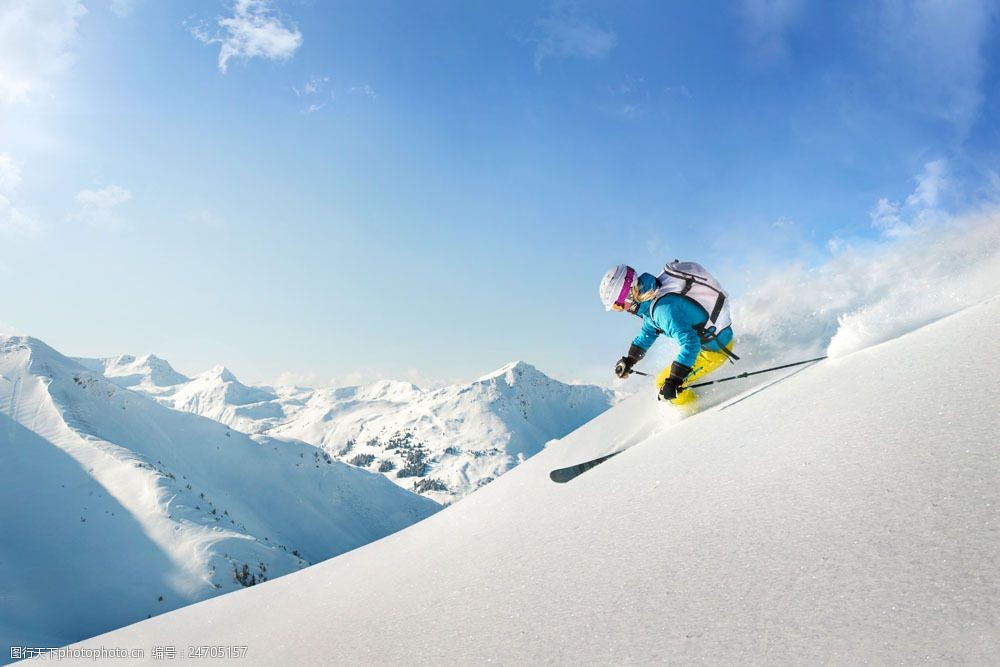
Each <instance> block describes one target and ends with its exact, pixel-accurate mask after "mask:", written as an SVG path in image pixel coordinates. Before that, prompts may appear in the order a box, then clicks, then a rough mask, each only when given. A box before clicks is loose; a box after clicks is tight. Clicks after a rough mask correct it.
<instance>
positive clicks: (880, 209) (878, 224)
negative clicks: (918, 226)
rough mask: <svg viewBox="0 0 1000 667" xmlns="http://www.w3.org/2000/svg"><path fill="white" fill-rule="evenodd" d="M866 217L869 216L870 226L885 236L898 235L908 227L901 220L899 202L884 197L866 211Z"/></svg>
mask: <svg viewBox="0 0 1000 667" xmlns="http://www.w3.org/2000/svg"><path fill="white" fill-rule="evenodd" d="M868 217H870V218H871V221H872V227H874V228H875V229H877V230H879V231H881V232H882V233H883V234H885V235H886V236H898V235H900V234H902V233H905V231H906V230H907V229H908V226H907V224H906V223H905V222H903V216H902V214H901V211H900V207H899V204H898V203H896V202H891V201H889V200H888V199H886V198H885V197H882V198H881V199H879V200H878V203H877V204H875V208H873V209H872V210H871V211H870V212H869V213H868Z"/></svg>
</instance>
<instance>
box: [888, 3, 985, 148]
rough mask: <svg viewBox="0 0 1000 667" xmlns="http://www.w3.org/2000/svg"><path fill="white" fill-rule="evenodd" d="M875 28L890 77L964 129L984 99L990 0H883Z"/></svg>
mask: <svg viewBox="0 0 1000 667" xmlns="http://www.w3.org/2000/svg"><path fill="white" fill-rule="evenodd" d="M879 9H880V11H879V12H878V18H879V20H878V24H877V26H876V33H877V37H878V42H877V45H878V48H879V53H880V54H882V57H883V60H884V63H883V65H884V67H885V68H886V70H887V72H886V74H887V80H889V81H892V82H893V85H896V86H900V87H901V90H902V92H903V93H904V95H905V98H906V99H908V100H910V101H911V103H912V104H914V105H915V106H917V107H918V108H920V109H921V110H923V111H925V112H927V113H930V114H931V115H934V116H937V117H939V118H944V119H946V120H949V121H951V122H953V123H954V124H955V126H956V127H957V128H958V130H959V131H960V132H961V133H965V132H966V131H967V130H968V128H969V127H970V126H971V124H972V122H973V121H974V120H975V118H976V116H977V115H978V113H979V109H980V107H981V106H982V103H983V99H984V97H983V93H982V91H981V89H980V88H981V84H982V79H983V75H984V73H985V69H986V64H987V63H986V58H985V57H984V54H983V47H984V44H985V42H986V40H987V39H988V37H989V35H990V32H989V28H990V25H991V23H992V21H991V18H992V14H993V13H994V12H995V3H994V2H992V0H964V1H963V2H947V1H944V0H915V1H914V2H901V1H900V0H882V3H881V5H880V7H879Z"/></svg>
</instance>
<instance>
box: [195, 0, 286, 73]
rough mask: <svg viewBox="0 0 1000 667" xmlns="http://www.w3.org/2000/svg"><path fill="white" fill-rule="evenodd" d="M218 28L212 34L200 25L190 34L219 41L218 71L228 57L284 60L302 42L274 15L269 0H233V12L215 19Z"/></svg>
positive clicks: (206, 39)
mask: <svg viewBox="0 0 1000 667" xmlns="http://www.w3.org/2000/svg"><path fill="white" fill-rule="evenodd" d="M217 23H218V25H219V28H220V30H219V31H218V32H216V33H214V34H212V33H210V32H208V31H207V30H206V29H205V28H204V27H203V26H199V27H196V28H194V29H193V30H192V34H194V36H195V37H196V38H197V39H199V40H200V41H202V42H204V43H205V44H221V45H222V46H221V47H220V48H219V70H221V71H222V72H223V73H225V72H226V71H227V70H228V68H229V61H230V60H232V59H234V58H235V59H237V60H249V59H250V58H266V59H268V60H288V59H289V58H291V57H292V54H294V53H295V51H296V49H298V48H299V47H300V46H301V45H302V33H301V32H299V30H298V28H296V27H295V26H292V27H291V28H288V27H285V25H284V23H282V21H281V19H280V18H278V17H277V16H275V14H274V9H273V8H272V6H271V2H270V0H236V3H235V4H234V5H233V15H232V16H224V17H219V18H218V19H217Z"/></svg>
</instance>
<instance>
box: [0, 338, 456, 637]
mask: <svg viewBox="0 0 1000 667" xmlns="http://www.w3.org/2000/svg"><path fill="white" fill-rule="evenodd" d="M98 371H100V372H98ZM102 373H107V374H108V375H109V376H111V377H113V378H114V379H115V381H116V382H118V383H120V384H122V385H126V386H132V387H163V386H171V385H170V383H175V382H183V383H187V384H191V382H197V381H199V378H196V379H195V380H193V381H191V382H188V381H187V378H184V377H183V376H180V375H179V374H177V373H176V372H174V371H173V370H172V369H171V368H170V367H169V365H168V364H166V363H165V362H162V361H161V360H158V359H156V358H155V357H145V358H143V359H140V360H137V359H134V358H131V357H120V358H118V359H115V360H111V361H109V362H107V363H102V364H100V365H99V366H98V365H95V364H94V363H87V364H86V365H81V364H80V363H77V362H76V361H73V360H71V359H69V358H67V357H64V356H62V355H61V354H59V353H58V352H56V351H55V350H53V349H52V348H50V347H48V346H47V345H45V344H44V343H42V342H41V341H39V340H36V339H33V338H27V337H0V526H3V529H4V534H5V539H3V540H0V599H2V604H0V645H5V646H6V645H13V644H17V645H29V646H31V645H35V646H48V645H54V644H59V643H63V642H67V641H74V640H77V639H79V638H81V637H85V636H88V635H91V634H94V633H95V632H102V631H106V630H108V629H110V628H114V627H119V626H121V625H122V624H125V623H130V622H133V621H136V620H138V619H141V618H145V617H147V616H148V615H150V614H159V613H162V612H164V611H168V610H170V609H174V608H177V607H179V606H183V605H185V604H189V603H191V602H193V601H196V600H203V599H206V598H208V597H212V596H215V595H218V594H220V593H225V592H227V591H232V590H235V589H239V588H242V587H243V586H246V585H250V584H253V583H255V582H260V581H264V580H267V579H271V578H274V577H277V576H280V575H282V574H286V573H288V572H292V571H295V570H298V569H300V568H302V567H304V566H306V565H309V564H310V563H314V562H318V561H321V560H323V559H326V558H329V557H331V556H334V555H337V554H340V553H343V552H345V551H348V550H350V549H354V548H356V547H358V546H361V545H364V544H367V543H368V542H371V541H372V540H376V539H378V538H381V537H383V536H385V535H388V534H390V533H392V532H395V531H397V530H399V529H401V528H404V527H406V526H408V525H410V524H412V523H414V522H415V521H419V520H421V519H423V518H425V517H427V516H429V515H431V514H433V513H434V512H435V511H437V510H438V509H439V506H438V505H437V504H435V503H433V502H432V501H430V500H429V499H426V498H421V497H419V496H417V495H415V494H411V493H408V492H406V491H403V490H402V489H400V488H398V487H397V486H395V485H393V484H391V483H389V482H387V481H386V480H385V479H384V478H383V477H382V476H380V475H377V474H373V473H369V472H366V471H363V470H358V469H357V468H354V467H351V466H347V465H344V464H342V463H339V462H336V461H332V460H331V459H329V458H328V457H324V456H323V455H322V453H321V452H320V451H319V450H317V449H316V448H315V447H312V446H309V445H306V444H304V443H300V442H294V441H287V442H286V441H280V440H276V439H273V438H269V437H266V436H256V437H254V438H251V437H249V436H247V435H245V434H242V433H240V432H238V431H235V430H232V429H230V428H229V427H227V426H225V425H223V424H220V423H218V422H215V421H212V420H209V419H205V418H203V417H200V416H197V415H193V414H188V413H185V412H178V411H175V410H170V409H168V408H166V407H163V406H161V405H160V404H158V403H157V402H155V401H153V400H150V399H149V398H148V397H146V396H144V395H142V394H140V393H136V392H134V391H130V390H128V389H123V388H122V387H121V386H119V385H118V384H114V383H112V382H109V381H108V380H107V379H105V377H104V376H103V375H102ZM212 377H213V378H217V379H220V380H223V381H229V380H226V378H227V376H226V374H225V373H223V372H219V373H216V374H215V375H213V376H212ZM234 396H235V399H236V400H238V399H239V396H238V392H237V393H236V394H233V395H229V396H228V397H227V399H228V400H234ZM4 650H6V649H4Z"/></svg>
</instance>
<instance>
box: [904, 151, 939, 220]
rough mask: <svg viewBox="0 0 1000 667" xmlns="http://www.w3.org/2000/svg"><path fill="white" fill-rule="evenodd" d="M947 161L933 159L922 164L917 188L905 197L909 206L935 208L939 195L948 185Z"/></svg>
mask: <svg viewBox="0 0 1000 667" xmlns="http://www.w3.org/2000/svg"><path fill="white" fill-rule="evenodd" d="M947 171H948V161H947V160H944V159H941V160H934V161H933V162H928V163H927V164H925V165H924V171H923V173H921V174H920V176H918V177H917V189H916V190H914V191H913V194H911V195H910V196H909V197H907V198H906V205H907V206H910V207H922V208H935V207H937V206H938V204H940V202H941V195H942V194H943V193H944V191H945V189H946V188H947V187H948V175H947Z"/></svg>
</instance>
